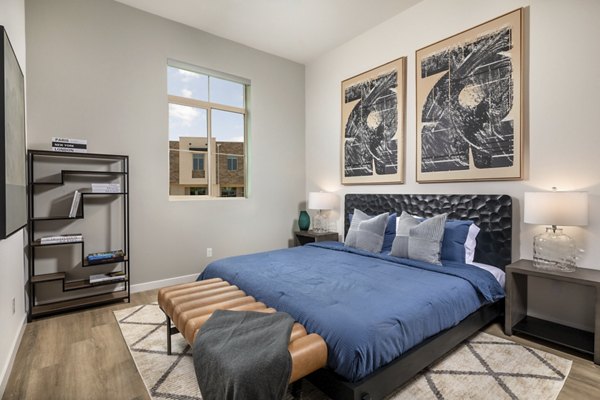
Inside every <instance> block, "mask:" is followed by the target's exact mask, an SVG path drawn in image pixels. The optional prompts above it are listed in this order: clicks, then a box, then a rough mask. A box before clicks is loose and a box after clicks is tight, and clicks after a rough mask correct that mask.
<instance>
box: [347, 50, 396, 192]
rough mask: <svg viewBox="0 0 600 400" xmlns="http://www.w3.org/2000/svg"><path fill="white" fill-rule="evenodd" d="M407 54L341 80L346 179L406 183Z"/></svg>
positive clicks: (359, 181) (357, 181)
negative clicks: (405, 96)
mask: <svg viewBox="0 0 600 400" xmlns="http://www.w3.org/2000/svg"><path fill="white" fill-rule="evenodd" d="M405 62H406V59H405V58H401V59H398V60H395V61H392V62H390V63H387V64H385V65H382V66H380V67H378V68H375V69H373V70H370V71H367V72H365V73H363V74H360V75H358V76H355V77H353V78H350V79H347V80H345V81H343V82H342V183H343V184H360V183H402V182H403V178H404V165H403V162H404V160H403V157H402V156H403V142H404V131H403V129H404V85H405V80H406V79H405V77H406V74H405Z"/></svg>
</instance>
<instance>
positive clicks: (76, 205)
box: [69, 190, 81, 218]
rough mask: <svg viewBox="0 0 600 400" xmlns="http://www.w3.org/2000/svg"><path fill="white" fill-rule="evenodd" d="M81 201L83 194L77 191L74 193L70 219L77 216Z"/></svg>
mask: <svg viewBox="0 0 600 400" xmlns="http://www.w3.org/2000/svg"><path fill="white" fill-rule="evenodd" d="M80 201H81V192H80V191H79V190H76V191H75V193H73V201H71V210H70V211H69V218H75V217H76V216H77V210H78V209H79V202H80Z"/></svg>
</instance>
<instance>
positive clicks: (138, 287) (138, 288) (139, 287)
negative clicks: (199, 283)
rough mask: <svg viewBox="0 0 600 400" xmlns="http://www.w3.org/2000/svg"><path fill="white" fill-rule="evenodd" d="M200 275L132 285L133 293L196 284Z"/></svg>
mask: <svg viewBox="0 0 600 400" xmlns="http://www.w3.org/2000/svg"><path fill="white" fill-rule="evenodd" d="M198 275H200V273H197V274H192V275H184V276H177V277H175V278H167V279H161V280H159V281H152V282H144V283H137V284H135V285H131V293H137V292H144V291H146V290H152V289H158V288H161V287H165V286H171V285H179V284H180V283H188V282H194V281H195V280H196V279H198Z"/></svg>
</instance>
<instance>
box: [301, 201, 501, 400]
mask: <svg viewBox="0 0 600 400" xmlns="http://www.w3.org/2000/svg"><path fill="white" fill-rule="evenodd" d="M355 208H357V209H360V210H361V211H364V212H366V213H367V214H370V215H376V214H380V213H383V212H390V213H392V212H396V213H398V215H400V213H401V212H402V211H406V212H408V213H410V214H413V215H417V216H421V217H432V216H434V215H436V214H440V213H448V218H449V219H469V220H472V221H474V222H475V223H476V224H477V225H478V226H479V228H480V229H481V231H480V232H479V235H478V236H477V248H476V251H475V261H476V262H481V263H485V264H490V265H494V266H496V267H499V268H502V269H504V267H505V266H506V265H508V264H510V263H511V262H512V260H511V248H512V247H511V246H512V199H511V197H510V196H507V195H486V194H460V195H458V194H418V195H409V194H347V195H346V198H345V205H344V210H345V213H344V216H346V215H347V214H348V213H349V212H352V211H353V210H354V209H355ZM344 220H345V230H344V232H345V233H347V232H348V229H349V227H350V221H349V220H348V218H347V217H345V218H344ZM503 310H504V301H503V300H502V301H499V302H496V303H493V304H487V305H485V306H483V307H481V308H480V309H479V310H477V311H475V312H474V313H472V314H471V315H469V316H468V317H467V318H465V319H464V320H462V321H461V322H460V323H459V324H458V325H456V326H455V327H453V328H450V329H447V330H445V331H442V332H440V333H438V334H437V335H435V336H432V337H431V338H429V339H427V340H426V341H424V342H423V343H421V344H419V345H418V346H415V347H413V348H412V349H411V350H409V351H408V352H406V353H405V354H403V355H402V356H400V357H398V358H397V359H395V360H394V361H392V362H390V363H389V364H387V365H385V366H383V367H381V368H379V369H378V370H376V371H375V372H373V373H372V374H370V375H369V376H367V377H365V378H364V379H362V380H361V381H358V382H349V381H346V380H344V379H343V378H341V377H340V376H339V375H337V374H335V373H334V372H333V371H331V370H330V369H321V370H318V371H316V372H314V373H313V374H311V375H309V376H308V377H307V379H309V380H310V381H311V382H312V383H313V384H314V385H315V386H317V387H318V388H319V389H321V390H322V391H323V392H325V393H326V394H327V395H329V396H330V397H332V398H334V399H336V400H338V399H339V400H378V399H383V398H384V397H385V396H387V395H389V394H391V393H392V392H394V391H395V390H396V389H398V388H399V387H401V386H402V385H404V384H405V383H406V382H408V381H409V380H410V379H411V378H412V377H414V376H415V375H416V374H417V373H419V372H420V371H421V370H423V369H424V368H426V367H427V366H429V365H430V364H432V363H433V362H435V361H436V360H437V359H439V358H441V357H442V356H444V355H445V354H446V353H448V352H449V351H450V350H452V349H454V347H456V346H457V345H459V344H460V343H461V342H463V341H464V340H465V339H467V338H468V337H470V336H471V335H473V334H474V333H475V332H477V331H478V330H480V329H481V328H483V327H485V326H486V325H488V324H489V323H490V322H492V321H493V320H495V319H496V318H498V317H499V316H500V315H501V313H502V312H503Z"/></svg>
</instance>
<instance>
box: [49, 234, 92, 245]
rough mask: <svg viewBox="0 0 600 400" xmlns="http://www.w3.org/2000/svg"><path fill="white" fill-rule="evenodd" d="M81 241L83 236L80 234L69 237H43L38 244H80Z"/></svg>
mask: <svg viewBox="0 0 600 400" xmlns="http://www.w3.org/2000/svg"><path fill="white" fill-rule="evenodd" d="M82 240H83V235H82V234H81V233H74V234H69V235H55V236H44V237H42V238H40V239H39V242H40V244H55V243H73V242H81V241H82Z"/></svg>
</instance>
